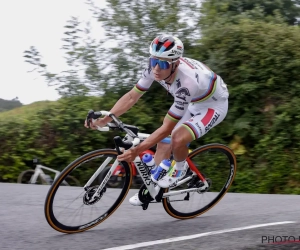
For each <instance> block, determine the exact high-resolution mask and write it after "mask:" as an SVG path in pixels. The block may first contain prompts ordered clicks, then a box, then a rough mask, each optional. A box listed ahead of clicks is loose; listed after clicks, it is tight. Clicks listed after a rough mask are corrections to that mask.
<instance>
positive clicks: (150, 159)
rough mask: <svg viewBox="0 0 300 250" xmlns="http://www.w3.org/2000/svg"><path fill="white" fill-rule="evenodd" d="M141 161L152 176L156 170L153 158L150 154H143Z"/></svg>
mask: <svg viewBox="0 0 300 250" xmlns="http://www.w3.org/2000/svg"><path fill="white" fill-rule="evenodd" d="M142 161H143V162H144V163H145V164H146V165H147V166H148V169H149V171H150V173H151V174H153V173H154V171H155V168H156V166H155V162H154V158H153V156H152V155H151V154H144V155H143V158H142Z"/></svg>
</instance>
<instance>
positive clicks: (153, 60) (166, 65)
mask: <svg viewBox="0 0 300 250" xmlns="http://www.w3.org/2000/svg"><path fill="white" fill-rule="evenodd" d="M149 60H150V66H151V67H153V68H154V67H155V66H156V64H158V66H159V68H160V69H169V68H170V65H171V64H172V63H175V62H176V61H177V60H176V61H173V62H169V61H163V60H160V59H157V58H153V57H150V59H149Z"/></svg>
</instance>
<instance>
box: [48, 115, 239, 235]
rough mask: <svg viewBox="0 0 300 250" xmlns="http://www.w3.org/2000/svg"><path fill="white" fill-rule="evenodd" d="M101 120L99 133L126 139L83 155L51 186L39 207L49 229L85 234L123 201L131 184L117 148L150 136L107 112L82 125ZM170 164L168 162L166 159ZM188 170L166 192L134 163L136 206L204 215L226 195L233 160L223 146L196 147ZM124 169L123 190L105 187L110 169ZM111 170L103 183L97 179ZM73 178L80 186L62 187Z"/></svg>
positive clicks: (177, 214) (181, 214)
mask: <svg viewBox="0 0 300 250" xmlns="http://www.w3.org/2000/svg"><path fill="white" fill-rule="evenodd" d="M102 115H106V116H109V117H111V118H112V119H113V122H111V123H108V124H107V126H106V127H103V128H100V127H98V130H99V131H110V130H118V131H120V132H125V133H126V135H125V136H124V137H123V138H122V137H120V136H115V137H114V144H115V149H110V148H106V149H98V150H95V151H92V152H89V153H86V154H84V155H83V156H81V157H79V158H78V159H76V160H74V161H73V162H72V163H70V164H69V165H68V166H67V167H66V168H65V169H64V170H63V171H62V172H61V174H60V175H59V176H58V177H57V179H56V180H55V181H54V182H53V184H52V186H51V187H50V189H49V191H48V194H47V196H46V200H45V204H44V213H45V217H46V220H47V222H48V224H49V225H50V226H51V227H52V228H53V229H55V230H57V231H59V232H61V233H79V232H83V231H86V230H89V229H91V228H93V227H95V226H97V225H99V224H100V223H102V222H103V221H105V220H106V219H107V218H109V216H111V215H112V214H113V213H114V212H115V211H116V210H117V208H118V207H119V206H120V205H121V203H122V202H123V201H124V199H125V197H126V195H127V193H128V191H129V189H130V185H131V181H132V172H131V168H130V167H129V164H130V163H129V162H125V161H124V162H123V161H122V162H119V161H118V160H117V156H118V155H119V154H122V149H124V150H128V149H130V148H131V147H135V146H137V145H138V144H139V143H141V142H142V141H144V140H145V139H146V138H147V137H148V136H149V134H145V133H140V132H139V128H138V127H136V126H133V125H128V124H124V123H123V122H122V121H121V120H120V119H119V118H117V117H116V116H115V115H114V114H112V113H110V112H108V111H98V112H94V111H92V110H91V111H90V112H89V113H88V115H87V121H88V122H89V121H90V120H91V119H97V118H99V117H101V116H102ZM171 159H172V157H171ZM186 162H187V164H188V165H189V168H188V171H187V173H186V175H185V177H184V178H183V179H181V180H180V181H178V182H176V183H175V184H173V185H172V186H171V187H168V188H160V187H159V186H158V185H157V184H156V183H154V182H153V181H152V180H151V174H150V170H149V169H148V167H147V166H146V165H145V164H144V163H143V162H142V160H141V157H140V155H139V156H137V157H136V158H135V160H134V163H135V165H136V166H137V170H138V172H139V174H140V175H141V177H142V179H143V185H142V186H141V187H140V189H139V191H138V196H139V199H140V200H141V201H142V202H143V205H142V206H141V207H142V208H143V210H146V209H147V208H148V206H149V204H151V206H152V204H155V203H157V204H162V205H163V208H164V210H165V211H166V212H167V213H168V214H169V215H170V216H172V217H174V218H177V219H190V218H194V217H197V216H200V215H202V214H204V213H205V212H207V211H209V210H210V209H211V208H212V207H213V206H215V205H216V204H217V203H218V202H219V201H220V200H221V199H222V198H223V197H224V195H225V194H226V193H227V191H228V190H229V188H230V186H231V184H232V182H233V180H234V177H235V174H236V168H237V163H236V157H235V155H234V153H233V151H232V150H231V149H230V148H229V147H227V146H225V145H222V144H218V143H212V144H207V145H204V146H201V147H198V148H196V149H195V150H193V151H192V152H191V153H189V155H188V157H187V159H186ZM119 164H121V165H122V166H123V168H124V170H125V171H124V174H123V176H122V180H123V181H122V185H121V186H120V187H118V188H109V187H107V185H106V184H107V182H108V180H109V178H110V177H111V174H112V173H113V172H114V170H115V168H116V167H117V166H118V165H119ZM108 165H111V167H110V170H109V171H108V172H107V174H106V176H105V178H104V179H102V180H101V181H99V178H98V176H99V174H100V173H101V172H102V171H103V169H104V168H105V167H106V166H108ZM70 174H72V176H74V177H75V178H78V180H79V181H80V185H78V186H71V187H66V186H62V185H61V184H62V182H63V181H64V180H65V179H66V178H67V177H68V176H69V175H70Z"/></svg>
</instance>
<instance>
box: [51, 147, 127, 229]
mask: <svg viewBox="0 0 300 250" xmlns="http://www.w3.org/2000/svg"><path fill="white" fill-rule="evenodd" d="M116 155H117V154H116V152H115V151H114V150H110V151H106V152H105V151H103V152H102V154H100V153H98V154H94V155H92V154H90V156H88V157H85V158H84V157H83V159H81V160H77V162H76V161H75V164H70V166H68V168H66V169H65V170H64V171H63V172H62V173H61V175H60V176H59V177H58V178H57V180H55V182H54V183H53V185H52V187H51V189H50V190H49V193H48V196H47V199H46V204H45V213H46V218H47V221H48V223H49V224H50V225H51V226H52V227H53V228H55V229H56V230H58V231H61V232H68V233H70V232H79V231H84V230H87V229H89V228H91V227H93V226H95V225H98V224H99V223H101V222H102V221H103V220H104V219H106V218H107V217H108V216H109V215H110V214H112V213H113V212H114V210H115V209H116V208H117V206H119V204H120V203H121V202H122V200H123V199H124V196H125V195H126V193H127V192H128V189H129V188H128V185H129V183H130V182H131V172H130V170H129V171H127V172H126V174H125V177H124V181H123V183H122V186H121V188H108V187H106V188H104V189H103V190H102V192H101V193H100V196H99V197H96V198H94V199H92V197H93V194H94V193H95V191H96V189H97V187H98V186H99V185H100V183H99V178H95V180H94V181H93V183H92V185H91V186H90V188H89V189H87V190H84V189H83V186H84V185H85V184H86V183H87V181H88V180H89V178H90V177H91V176H92V175H93V174H94V173H95V172H96V170H97V169H98V167H99V166H100V165H101V164H102V163H103V162H104V160H105V159H107V156H109V157H112V158H113V159H112V160H111V161H110V162H109V163H108V164H112V163H113V162H114V160H115V158H116ZM88 159H89V160H88ZM126 169H129V168H126ZM68 175H71V176H73V177H74V178H76V179H77V180H78V181H79V182H80V186H66V185H64V186H62V185H61V183H62V181H63V179H65V177H67V176H68Z"/></svg>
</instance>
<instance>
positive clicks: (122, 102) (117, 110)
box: [104, 88, 143, 123]
mask: <svg viewBox="0 0 300 250" xmlns="http://www.w3.org/2000/svg"><path fill="white" fill-rule="evenodd" d="M142 95H143V93H139V92H137V91H136V90H135V89H134V88H133V89H132V90H130V91H129V92H127V93H126V94H125V95H123V96H122V97H121V98H120V99H119V100H118V101H117V102H116V104H115V105H114V106H113V108H112V109H111V110H110V112H111V113H112V114H114V115H115V116H117V117H118V116H120V115H122V114H124V113H125V112H126V111H128V110H129V109H131V108H132V106H133V105H134V104H136V103H137V101H138V100H139V99H140V98H141V96H142ZM104 121H105V122H106V123H108V122H110V121H112V119H111V118H110V117H109V116H106V117H105V118H104Z"/></svg>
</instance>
